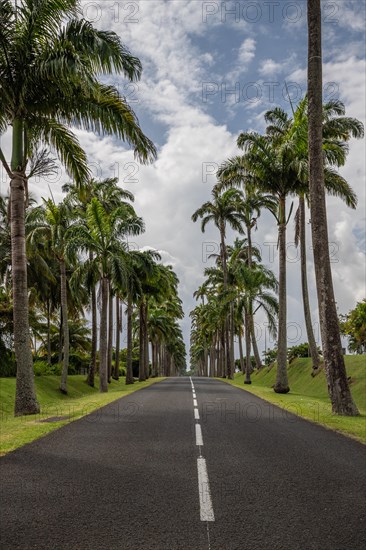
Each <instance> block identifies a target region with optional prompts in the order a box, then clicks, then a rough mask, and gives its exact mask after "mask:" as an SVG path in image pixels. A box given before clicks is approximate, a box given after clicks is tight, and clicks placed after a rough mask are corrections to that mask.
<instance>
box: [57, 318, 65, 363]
mask: <svg viewBox="0 0 366 550" xmlns="http://www.w3.org/2000/svg"><path fill="white" fill-rule="evenodd" d="M63 326H64V324H63V321H62V309H61V310H60V325H59V327H58V362H59V363H61V361H62V348H63V336H62V333H63Z"/></svg>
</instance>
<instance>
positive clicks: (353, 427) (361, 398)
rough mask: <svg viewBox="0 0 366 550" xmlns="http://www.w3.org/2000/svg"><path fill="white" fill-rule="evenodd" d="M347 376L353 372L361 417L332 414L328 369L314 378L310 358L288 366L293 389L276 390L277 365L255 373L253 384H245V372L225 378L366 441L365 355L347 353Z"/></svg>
mask: <svg viewBox="0 0 366 550" xmlns="http://www.w3.org/2000/svg"><path fill="white" fill-rule="evenodd" d="M345 361H346V368H347V374H348V376H351V391H352V396H353V399H354V400H355V402H356V404H357V406H358V409H359V411H360V413H361V416H359V417H345V416H338V415H334V414H332V408H331V405H330V401H329V397H328V391H327V384H326V380H325V373H324V370H323V369H322V370H321V371H320V372H319V373H318V374H317V375H316V376H315V377H314V378H312V376H311V360H310V359H308V358H304V359H296V360H295V361H294V362H293V363H292V364H291V365H290V366H289V369H288V376H289V386H290V393H288V394H286V395H282V394H277V393H275V392H274V391H273V389H272V385H273V384H274V382H275V378H276V368H275V367H273V368H272V369H268V368H265V369H263V370H261V371H260V372H255V373H253V375H252V384H251V385H244V377H243V375H242V374H236V375H235V379H234V380H226V382H228V383H230V384H233V385H234V386H238V387H239V388H242V389H244V390H247V391H249V392H251V393H253V394H255V395H257V396H258V397H261V398H262V399H265V400H266V401H269V402H270V403H273V404H275V405H278V406H279V407H281V408H283V409H286V410H288V411H289V412H292V413H294V414H297V415H298V416H302V417H303V418H306V419H308V420H311V421H313V422H317V423H319V424H322V425H323V426H326V427H327V428H331V429H332V430H336V431H339V432H341V433H343V434H345V435H348V436H351V437H353V438H355V439H358V440H359V441H362V442H363V443H366V356H365V355H347V356H346V357H345Z"/></svg>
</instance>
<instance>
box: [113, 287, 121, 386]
mask: <svg viewBox="0 0 366 550" xmlns="http://www.w3.org/2000/svg"><path fill="white" fill-rule="evenodd" d="M119 309H120V304H119V297H118V296H116V352H115V353H116V357H115V360H114V369H113V378H114V380H118V379H119V345H120V335H121V319H120V311H119Z"/></svg>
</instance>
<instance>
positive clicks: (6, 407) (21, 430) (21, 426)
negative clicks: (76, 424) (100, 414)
mask: <svg viewBox="0 0 366 550" xmlns="http://www.w3.org/2000/svg"><path fill="white" fill-rule="evenodd" d="M160 380H163V378H150V379H149V380H146V382H135V383H134V384H132V385H128V386H126V384H125V383H124V379H121V380H120V381H118V382H117V381H115V380H112V382H111V383H110V384H109V386H108V390H109V391H108V393H100V392H99V389H98V387H99V380H98V379H96V385H95V388H91V387H90V386H88V385H87V384H86V382H85V376H83V375H76V376H69V378H68V394H67V395H63V394H62V393H61V392H60V391H59V389H58V388H59V384H60V379H59V377H58V376H39V377H36V378H35V383H36V391H37V398H38V401H39V403H40V405H41V412H40V414H38V415H30V416H21V417H17V418H15V417H14V416H13V414H14V413H13V411H14V400H15V378H0V403H1V408H0V456H2V455H4V454H6V453H8V452H10V451H13V450H14V449H17V448H18V447H21V446H22V445H25V444H26V443H30V442H31V441H33V440H35V439H38V438H39V437H42V436H44V435H46V434H48V433H50V432H52V431H53V430H57V429H58V428H60V427H61V426H64V425H65V424H68V423H69V422H73V421H74V420H77V419H78V418H81V417H82V416H85V415H87V414H89V413H91V412H93V411H94V410H96V409H99V408H100V407H103V406H104V405H108V403H111V402H112V401H115V400H116V399H119V398H120V397H123V396H125V395H129V394H130V393H132V392H135V391H137V390H139V389H141V388H146V387H147V386H150V385H151V384H154V383H156V382H159V381H160ZM55 416H66V417H67V419H66V420H60V421H58V422H51V423H48V422H41V421H44V420H46V419H48V418H51V417H55Z"/></svg>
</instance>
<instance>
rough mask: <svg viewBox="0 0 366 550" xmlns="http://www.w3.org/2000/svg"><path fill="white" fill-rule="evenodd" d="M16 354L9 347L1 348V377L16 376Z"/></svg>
mask: <svg viewBox="0 0 366 550" xmlns="http://www.w3.org/2000/svg"><path fill="white" fill-rule="evenodd" d="M16 374H17V366H16V363H15V355H14V353H12V352H11V351H9V350H7V349H0V377H10V376H16Z"/></svg>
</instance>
